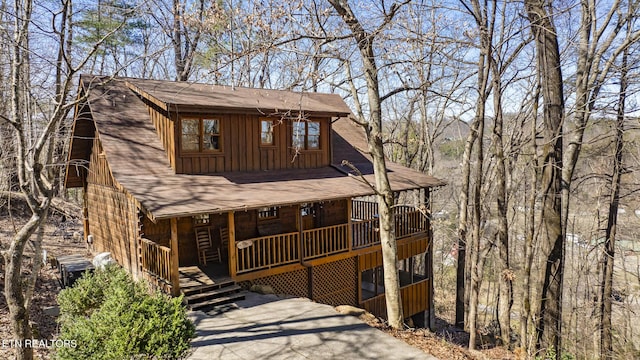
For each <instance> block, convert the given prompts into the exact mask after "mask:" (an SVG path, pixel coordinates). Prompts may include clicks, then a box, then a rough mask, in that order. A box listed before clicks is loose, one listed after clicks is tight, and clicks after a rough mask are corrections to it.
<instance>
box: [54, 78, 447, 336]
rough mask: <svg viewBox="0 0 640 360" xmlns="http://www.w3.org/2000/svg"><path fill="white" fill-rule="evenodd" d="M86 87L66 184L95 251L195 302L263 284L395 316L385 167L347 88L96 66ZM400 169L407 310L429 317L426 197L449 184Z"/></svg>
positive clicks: (396, 175) (398, 220) (392, 175)
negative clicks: (78, 199)
mask: <svg viewBox="0 0 640 360" xmlns="http://www.w3.org/2000/svg"><path fill="white" fill-rule="evenodd" d="M79 98H80V99H82V101H81V102H80V103H79V105H78V106H77V108H76V111H75V118H74V123H73V130H72V139H71V142H70V151H69V159H68V160H69V162H68V167H67V172H66V178H65V183H66V186H67V187H68V188H73V187H78V188H83V189H84V192H83V193H84V203H83V204H84V206H83V209H84V231H85V234H86V235H90V236H88V237H87V238H88V240H89V242H90V247H91V250H92V251H93V252H96V253H97V252H103V251H108V252H111V255H112V257H113V258H114V259H115V260H116V261H117V262H118V263H119V264H120V265H122V266H123V267H124V268H126V269H127V270H128V271H129V272H131V273H132V274H133V275H134V276H135V277H137V278H145V279H148V280H149V281H151V283H152V284H155V285H156V286H158V287H160V288H162V289H164V290H165V291H167V292H170V293H171V294H174V295H178V294H180V293H181V292H182V293H185V294H186V298H187V300H188V301H189V302H190V303H193V304H194V307H196V306H200V305H202V306H204V305H211V304H215V303H216V302H218V301H224V300H225V299H226V300H228V299H230V298H231V295H230V293H231V290H229V291H226V290H225V288H226V289H237V288H238V286H239V285H244V286H251V285H253V284H258V285H270V286H271V287H272V288H273V289H274V290H275V291H276V292H277V293H284V294H290V295H294V296H302V297H308V298H310V299H312V300H315V301H317V302H321V303H326V304H331V305H340V304H350V305H355V306H359V307H362V308H365V309H367V310H368V311H370V312H372V313H374V314H376V315H378V316H383V317H384V316H385V315H386V314H385V312H386V310H385V300H384V287H383V281H382V253H381V248H380V241H379V236H378V232H377V222H378V220H377V210H376V208H377V205H376V203H375V202H374V201H373V200H372V199H373V197H372V195H373V194H374V191H373V190H372V187H371V186H370V185H369V184H368V183H367V182H369V183H371V184H373V183H374V181H373V170H372V169H373V167H372V164H371V161H370V158H369V156H368V155H367V152H366V149H367V144H366V139H365V137H364V132H363V131H362V129H361V128H360V127H359V126H357V125H356V124H354V123H353V121H351V120H349V119H348V116H349V115H350V109H349V107H348V106H347V105H346V104H345V103H344V101H343V100H342V98H340V96H338V95H335V94H320V93H297V92H290V91H278V90H263V89H248V88H235V89H234V88H231V87H224V86H213V85H205V84H193V83H186V82H171V81H156V80H142V79H133V78H116V79H112V80H109V81H107V80H106V79H105V78H100V77H94V76H82V77H81V79H80V84H79ZM347 162H348V164H347ZM387 167H388V176H389V180H390V182H391V186H392V188H393V190H394V192H395V193H396V194H397V199H398V204H397V206H395V208H394V209H395V232H396V236H397V237H398V262H399V265H400V268H401V272H400V282H401V288H402V301H403V309H404V314H405V317H406V318H408V317H413V318H414V319H415V320H416V321H418V323H419V324H424V323H425V319H426V321H428V319H429V315H431V314H433V297H432V289H433V279H432V270H431V269H432V264H431V261H432V252H431V248H432V245H431V228H430V222H429V218H428V217H427V216H426V215H425V212H424V210H422V211H421V210H420V209H421V207H422V209H424V208H425V206H428V202H429V197H430V191H431V189H432V188H434V187H437V186H441V185H443V183H442V182H441V181H440V180H438V179H435V178H433V177H431V176H427V175H424V174H422V173H419V172H416V171H413V170H411V169H408V168H405V167H402V166H399V165H397V164H393V163H388V164H387ZM229 284H231V285H229ZM223 285H224V286H225V288H223ZM227 285H229V286H227ZM220 298H221V299H220Z"/></svg>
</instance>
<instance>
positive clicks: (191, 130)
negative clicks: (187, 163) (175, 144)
mask: <svg viewBox="0 0 640 360" xmlns="http://www.w3.org/2000/svg"><path fill="white" fill-rule="evenodd" d="M181 122H182V125H181V128H182V145H181V149H182V151H184V152H207V151H220V149H222V146H221V145H222V144H221V137H220V135H221V134H220V119H209V118H182V119H181Z"/></svg>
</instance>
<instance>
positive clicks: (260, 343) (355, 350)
mask: <svg viewBox="0 0 640 360" xmlns="http://www.w3.org/2000/svg"><path fill="white" fill-rule="evenodd" d="M237 305H238V306H239V307H240V309H235V310H230V311H227V312H225V313H222V314H218V315H215V314H214V315H209V314H205V313H203V312H199V311H194V312H191V313H190V315H189V316H190V318H191V320H192V321H193V322H194V323H195V325H196V329H197V337H196V338H195V339H194V340H193V342H192V347H193V350H194V352H193V353H192V355H191V356H190V357H189V358H188V359H191V360H199V359H203V360H204V359H223V360H238V359H243V360H249V359H397V360H400V359H429V360H437V359H436V358H435V357H433V356H430V355H428V354H426V353H424V352H422V351H421V350H419V349H416V348H414V347H411V346H409V345H407V344H406V343H404V342H403V341H401V340H398V339H396V338H394V337H392V336H390V335H387V334H385V333H383V332H382V331H379V330H377V329H374V328H372V327H370V326H368V325H367V324H365V323H364V322H362V321H360V320H359V319H358V318H355V317H353V316H346V315H341V314H339V313H337V312H336V311H335V310H334V308H333V307H331V306H328V305H322V304H318V303H314V302H312V301H310V300H307V299H300V298H293V299H281V298H278V297H276V296H275V295H258V294H255V293H247V299H246V300H243V301H240V302H238V303H237Z"/></svg>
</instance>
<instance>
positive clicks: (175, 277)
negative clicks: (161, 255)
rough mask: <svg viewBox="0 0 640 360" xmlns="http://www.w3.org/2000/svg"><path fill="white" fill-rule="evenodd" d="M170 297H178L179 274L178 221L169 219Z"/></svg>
mask: <svg viewBox="0 0 640 360" xmlns="http://www.w3.org/2000/svg"><path fill="white" fill-rule="evenodd" d="M170 249H171V275H170V277H171V295H172V296H178V295H180V272H179V271H178V263H179V260H180V258H179V255H178V219H177V218H171V246H170Z"/></svg>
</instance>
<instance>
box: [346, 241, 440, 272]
mask: <svg viewBox="0 0 640 360" xmlns="http://www.w3.org/2000/svg"><path fill="white" fill-rule="evenodd" d="M427 250H429V238H427V237H417V238H416V239H414V240H408V241H406V242H405V241H404V240H403V242H402V243H400V244H398V260H404V259H408V258H410V257H412V256H415V255H418V254H422V253H424V252H425V251H427ZM378 266H382V250H378V251H373V252H370V253H367V254H362V255H359V256H358V269H360V271H361V272H362V271H364V270H368V269H373V268H375V267H378Z"/></svg>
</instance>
